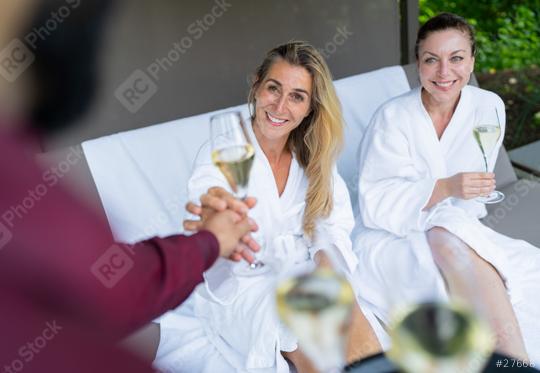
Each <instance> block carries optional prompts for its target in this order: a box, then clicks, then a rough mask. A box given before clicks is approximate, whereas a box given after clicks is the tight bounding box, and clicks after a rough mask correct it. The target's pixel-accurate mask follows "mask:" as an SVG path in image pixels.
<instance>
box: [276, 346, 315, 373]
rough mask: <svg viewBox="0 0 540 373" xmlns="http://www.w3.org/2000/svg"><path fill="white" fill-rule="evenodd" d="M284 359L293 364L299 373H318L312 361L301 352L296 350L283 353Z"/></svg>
mask: <svg viewBox="0 0 540 373" xmlns="http://www.w3.org/2000/svg"><path fill="white" fill-rule="evenodd" d="M281 354H282V355H283V357H285V358H286V359H287V360H289V361H290V362H291V363H293V365H294V367H295V368H296V371H297V372H298V373H318V372H319V371H318V370H317V369H316V368H315V366H314V365H313V363H312V362H311V360H309V359H308V357H307V356H306V355H305V354H304V353H303V352H302V351H301V350H300V349H296V350H294V351H292V352H285V351H281Z"/></svg>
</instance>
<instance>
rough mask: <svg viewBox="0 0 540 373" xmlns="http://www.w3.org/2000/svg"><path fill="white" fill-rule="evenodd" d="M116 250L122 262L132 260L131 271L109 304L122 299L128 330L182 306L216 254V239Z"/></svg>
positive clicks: (180, 239)
mask: <svg viewBox="0 0 540 373" xmlns="http://www.w3.org/2000/svg"><path fill="white" fill-rule="evenodd" d="M113 247H114V246H113ZM117 247H118V248H121V249H122V250H123V252H124V253H127V255H128V256H127V257H126V260H127V258H131V259H132V260H133V267H132V268H131V269H130V270H129V272H128V273H127V274H126V277H125V279H121V280H120V281H119V282H118V284H117V287H118V289H117V290H116V291H115V293H116V294H115V296H114V297H115V298H117V299H113V300H111V301H112V302H114V303H118V302H119V300H118V298H121V299H123V300H122V301H121V304H122V307H125V309H126V316H127V315H129V317H125V318H124V321H125V322H126V324H127V325H126V327H127V328H128V329H133V328H135V327H137V326H140V325H143V324H145V323H147V322H149V321H150V320H152V319H154V318H156V317H157V316H159V315H161V314H162V313H164V312H166V311H168V310H170V309H172V308H175V307H176V306H178V305H179V304H180V303H182V302H183V301H184V300H185V299H186V298H187V297H188V296H189V295H190V294H191V292H192V291H193V289H194V288H195V286H196V285H197V284H199V283H200V282H202V281H203V276H202V274H203V272H204V271H205V270H207V269H208V268H209V267H210V266H211V265H212V264H213V263H214V262H215V260H216V259H217V257H218V254H219V245H218V242H217V239H216V238H215V236H214V235H213V234H212V233H210V232H208V231H201V232H199V233H197V234H194V235H192V236H189V237H187V236H183V235H178V236H171V237H167V238H154V239H151V240H147V241H144V242H141V243H138V244H136V245H132V246H129V245H118V246H117ZM109 264H110V263H109ZM107 295H109V294H107ZM129 324H132V325H129Z"/></svg>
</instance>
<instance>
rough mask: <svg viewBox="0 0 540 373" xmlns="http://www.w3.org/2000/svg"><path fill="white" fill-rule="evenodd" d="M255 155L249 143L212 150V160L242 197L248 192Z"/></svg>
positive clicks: (235, 191)
mask: <svg viewBox="0 0 540 373" xmlns="http://www.w3.org/2000/svg"><path fill="white" fill-rule="evenodd" d="M254 155H255V152H254V150H253V147H252V146H251V145H249V144H246V145H236V146H230V147H226V148H223V149H219V150H215V151H213V152H212V162H214V164H215V165H216V166H217V167H218V168H219V169H220V171H221V172H222V173H223V175H224V176H225V178H226V179H227V182H228V183H229V185H230V186H231V189H232V190H233V192H234V193H236V194H237V196H238V197H240V198H243V197H245V196H246V194H247V186H248V182H249V173H250V171H251V166H252V164H253V158H254Z"/></svg>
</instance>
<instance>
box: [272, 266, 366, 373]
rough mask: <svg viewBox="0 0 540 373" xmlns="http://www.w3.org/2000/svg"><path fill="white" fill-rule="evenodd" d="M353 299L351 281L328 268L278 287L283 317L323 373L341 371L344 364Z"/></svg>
mask: <svg viewBox="0 0 540 373" xmlns="http://www.w3.org/2000/svg"><path fill="white" fill-rule="evenodd" d="M354 301H355V296H354V292H353V290H352V288H351V286H350V285H349V283H348V281H347V280H346V279H345V278H343V277H341V276H340V275H338V274H337V273H336V272H335V271H334V270H332V269H331V268H329V267H320V268H317V269H315V271H313V272H311V273H309V274H305V275H301V276H297V277H294V278H290V279H287V280H285V281H283V282H282V283H280V285H279V286H278V288H277V310H278V314H279V316H280V318H281V320H282V321H283V322H284V323H285V324H286V325H287V327H288V328H289V329H290V330H291V331H292V332H293V334H294V335H295V336H296V338H298V344H299V347H300V349H301V350H302V351H303V352H304V353H305V354H306V356H307V357H308V358H309V359H310V360H311V361H312V363H313V364H314V365H315V367H316V368H317V369H318V370H319V371H321V372H340V371H341V370H342V369H343V366H344V365H345V344H346V340H347V331H348V329H349V328H348V327H349V324H350V320H351V311H352V306H353V304H354Z"/></svg>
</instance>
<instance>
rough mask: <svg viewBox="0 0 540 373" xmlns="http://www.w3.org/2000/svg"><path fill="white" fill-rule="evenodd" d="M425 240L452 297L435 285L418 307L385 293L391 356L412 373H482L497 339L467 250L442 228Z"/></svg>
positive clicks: (465, 246) (401, 298) (402, 297)
mask: <svg viewBox="0 0 540 373" xmlns="http://www.w3.org/2000/svg"><path fill="white" fill-rule="evenodd" d="M427 237H428V244H429V245H430V246H431V248H432V250H433V251H432V253H433V255H434V259H435V262H436V263H437V266H439V270H440V271H441V274H442V275H443V278H444V285H445V287H446V291H447V294H448V299H444V298H446V297H443V296H442V294H439V291H436V290H435V288H437V287H438V285H437V284H433V289H431V290H429V291H428V293H427V294H424V296H421V297H420V296H419V297H418V298H417V299H419V303H418V304H406V302H404V296H403V293H400V292H399V290H398V289H399V287H398V286H396V288H395V289H396V290H394V291H391V292H390V294H385V296H387V297H389V301H390V304H391V305H392V306H393V307H392V312H393V317H392V316H391V318H390V320H391V322H390V325H389V334H390V337H391V339H392V347H391V349H390V351H389V352H388V357H389V358H390V359H391V360H392V361H394V362H395V363H396V364H397V365H398V366H400V367H401V368H402V369H403V370H404V371H405V372H411V373H412V372H414V373H431V372H433V373H435V372H437V373H446V372H448V373H450V372H466V373H475V372H480V371H481V370H482V369H483V367H484V366H485V364H486V362H487V361H488V359H489V357H490V356H491V353H492V352H493V350H494V348H495V342H496V338H495V335H494V334H493V333H492V331H491V329H490V327H489V325H488V322H487V319H488V314H489V310H486V308H485V304H484V303H483V302H482V301H481V299H482V297H481V296H480V294H479V291H478V288H477V286H476V284H477V283H478V281H477V280H476V276H477V273H476V270H475V267H474V265H473V263H472V260H471V254H470V252H469V248H468V246H467V245H465V244H462V242H461V240H459V239H458V238H457V237H456V236H454V235H452V234H451V233H449V232H447V231H445V230H444V229H441V228H437V229H433V230H430V231H429V232H428V233H427ZM443 248H444V249H443ZM443 252H444V253H445V254H444V255H443V254H442V253H443ZM450 253H451V254H450Z"/></svg>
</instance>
